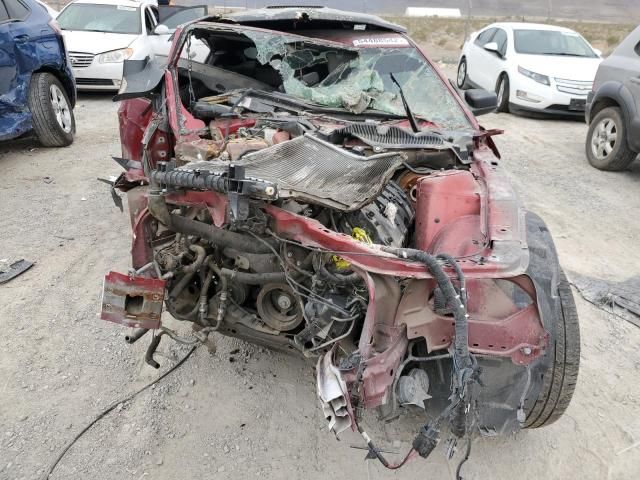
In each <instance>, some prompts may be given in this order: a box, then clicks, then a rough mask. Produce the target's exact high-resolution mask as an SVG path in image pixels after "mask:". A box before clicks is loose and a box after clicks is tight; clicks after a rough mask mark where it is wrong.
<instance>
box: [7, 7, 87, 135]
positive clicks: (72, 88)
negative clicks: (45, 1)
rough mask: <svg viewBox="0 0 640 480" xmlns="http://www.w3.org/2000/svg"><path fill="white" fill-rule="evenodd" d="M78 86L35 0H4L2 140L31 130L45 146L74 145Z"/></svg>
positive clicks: (52, 22) (54, 29) (60, 40)
mask: <svg viewBox="0 0 640 480" xmlns="http://www.w3.org/2000/svg"><path fill="white" fill-rule="evenodd" d="M75 103H76V85H75V80H74V78H73V72H72V70H71V65H70V63H69V57H68V55H67V52H66V49H65V45H64V40H63V38H62V33H61V30H60V29H59V28H58V26H57V24H56V22H55V20H53V19H52V18H51V16H50V15H49V13H48V12H47V10H46V8H45V7H44V6H43V5H41V4H40V3H38V2H37V1H36V0H0V140H8V139H11V138H16V137H19V136H21V135H23V134H24V133H27V132H29V131H31V130H33V131H34V132H35V134H36V136H37V137H38V139H39V140H40V143H42V145H43V146H45V147H64V146H67V145H70V144H71V143H72V142H73V138H74V136H75V132H76V123H75V119H74V116H73V107H74V106H75Z"/></svg>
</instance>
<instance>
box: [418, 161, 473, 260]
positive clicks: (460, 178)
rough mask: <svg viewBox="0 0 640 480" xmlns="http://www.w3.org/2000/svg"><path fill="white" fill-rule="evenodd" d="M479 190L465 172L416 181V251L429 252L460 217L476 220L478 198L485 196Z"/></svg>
mask: <svg viewBox="0 0 640 480" xmlns="http://www.w3.org/2000/svg"><path fill="white" fill-rule="evenodd" d="M480 187H481V186H480V184H479V183H478V182H476V181H475V179H474V178H473V175H472V174H471V173H470V172H467V171H465V170H448V171H444V172H439V173H437V174H435V175H430V176H428V177H424V178H422V179H420V180H418V183H417V185H416V192H417V201H416V223H415V228H416V248H418V249H420V250H424V251H426V252H430V251H433V249H432V248H430V247H431V245H432V243H433V242H434V240H435V239H436V236H437V235H438V233H439V232H440V231H441V230H442V229H443V228H444V227H446V226H449V225H450V224H451V223H452V222H454V221H455V220H457V219H459V218H460V217H464V216H467V215H473V216H479V215H480V197H481V196H484V195H485V194H484V191H482V189H481V188H480ZM477 223H478V224H479V223H480V222H479V219H478V222H477ZM442 251H444V250H442ZM447 251H449V250H447Z"/></svg>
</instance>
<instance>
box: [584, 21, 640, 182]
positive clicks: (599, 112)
mask: <svg viewBox="0 0 640 480" xmlns="http://www.w3.org/2000/svg"><path fill="white" fill-rule="evenodd" d="M586 120H587V124H589V133H588V134H587V142H586V150H587V158H588V159H589V163H590V164H591V165H593V166H594V167H596V168H598V169H600V170H624V169H625V168H627V167H628V166H629V165H630V164H631V162H633V160H634V159H635V158H636V156H637V155H638V153H639V152H640V27H637V28H636V29H635V30H634V31H633V32H631V33H630V34H629V36H628V37H627V38H625V39H624V40H623V41H622V43H621V44H620V45H619V46H618V48H616V49H615V50H614V52H613V53H612V54H611V55H610V56H609V57H608V58H607V59H605V60H604V61H603V62H602V63H601V64H600V67H599V68H598V73H597V74H596V79H595V81H594V83H593V91H592V92H591V93H590V94H589V97H588V99H587V109H586Z"/></svg>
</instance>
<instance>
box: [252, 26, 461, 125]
mask: <svg viewBox="0 0 640 480" xmlns="http://www.w3.org/2000/svg"><path fill="white" fill-rule="evenodd" d="M244 34H245V35H246V36H247V37H249V38H251V40H252V41H253V42H254V44H255V46H256V54H255V55H256V56H255V58H256V59H257V60H258V61H259V62H260V63H262V64H270V65H271V66H272V67H273V68H274V69H275V70H277V71H278V72H279V74H280V76H281V77H282V86H281V91H284V92H285V93H287V94H289V95H293V96H296V97H298V98H302V99H304V100H306V101H308V102H310V103H313V104H316V105H321V106H326V107H337V108H343V109H345V110H348V111H350V112H352V113H356V114H361V113H363V112H364V111H366V110H377V111H381V112H385V113H390V114H393V115H400V116H406V114H407V112H406V110H405V108H404V106H403V102H402V97H401V95H400V90H399V88H398V86H397V85H396V84H395V82H394V81H393V79H392V78H391V75H392V74H393V76H394V77H395V79H396V80H397V82H398V83H399V84H400V86H401V87H402V91H403V93H404V95H405V97H406V100H407V103H408V104H409V106H410V108H411V110H412V113H413V114H414V115H417V116H420V117H423V118H424V119H426V120H429V121H431V122H433V123H435V124H437V125H439V126H441V127H442V128H447V129H452V130H459V129H470V128H471V125H470V123H469V120H468V118H467V116H466V115H465V113H464V111H463V110H462V108H461V106H460V104H459V103H458V102H457V101H456V99H455V98H454V97H453V95H452V94H451V92H450V91H449V90H448V89H447V87H446V86H445V84H444V82H443V81H442V79H441V78H440V77H439V76H438V74H437V73H436V72H435V70H434V69H433V67H431V65H430V64H429V63H428V62H427V61H426V60H425V58H424V57H423V56H422V55H421V54H420V52H419V51H418V50H416V49H415V48H414V47H411V46H410V45H409V44H408V42H406V41H403V40H404V39H401V38H400V39H395V38H394V39H392V40H397V42H395V43H394V42H392V43H391V44H390V45H393V46H390V47H385V48H381V47H370V46H362V47H360V48H353V47H345V48H344V49H343V48H339V47H337V46H335V45H333V44H332V45H325V44H321V43H317V44H316V43H314V42H312V41H309V42H307V41H300V40H299V39H298V38H295V39H294V38H291V37H289V36H288V35H282V34H278V35H274V34H271V33H266V32H257V31H246V32H244ZM354 43H355V44H358V43H359V44H360V45H367V43H366V41H363V42H359V41H358V40H356V41H355V42H354Z"/></svg>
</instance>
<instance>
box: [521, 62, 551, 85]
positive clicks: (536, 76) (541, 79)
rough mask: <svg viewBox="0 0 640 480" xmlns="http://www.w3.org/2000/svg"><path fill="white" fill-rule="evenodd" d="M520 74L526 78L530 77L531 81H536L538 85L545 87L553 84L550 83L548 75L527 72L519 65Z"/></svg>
mask: <svg viewBox="0 0 640 480" xmlns="http://www.w3.org/2000/svg"><path fill="white" fill-rule="evenodd" d="M518 72H520V73H521V74H522V75H524V76H525V77H529V78H530V79H531V80H534V81H536V82H538V83H541V84H543V85H551V83H550V82H549V77H547V76H546V75H542V74H540V73H536V72H532V71H531V70H527V69H526V68H522V67H521V66H520V65H518Z"/></svg>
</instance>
